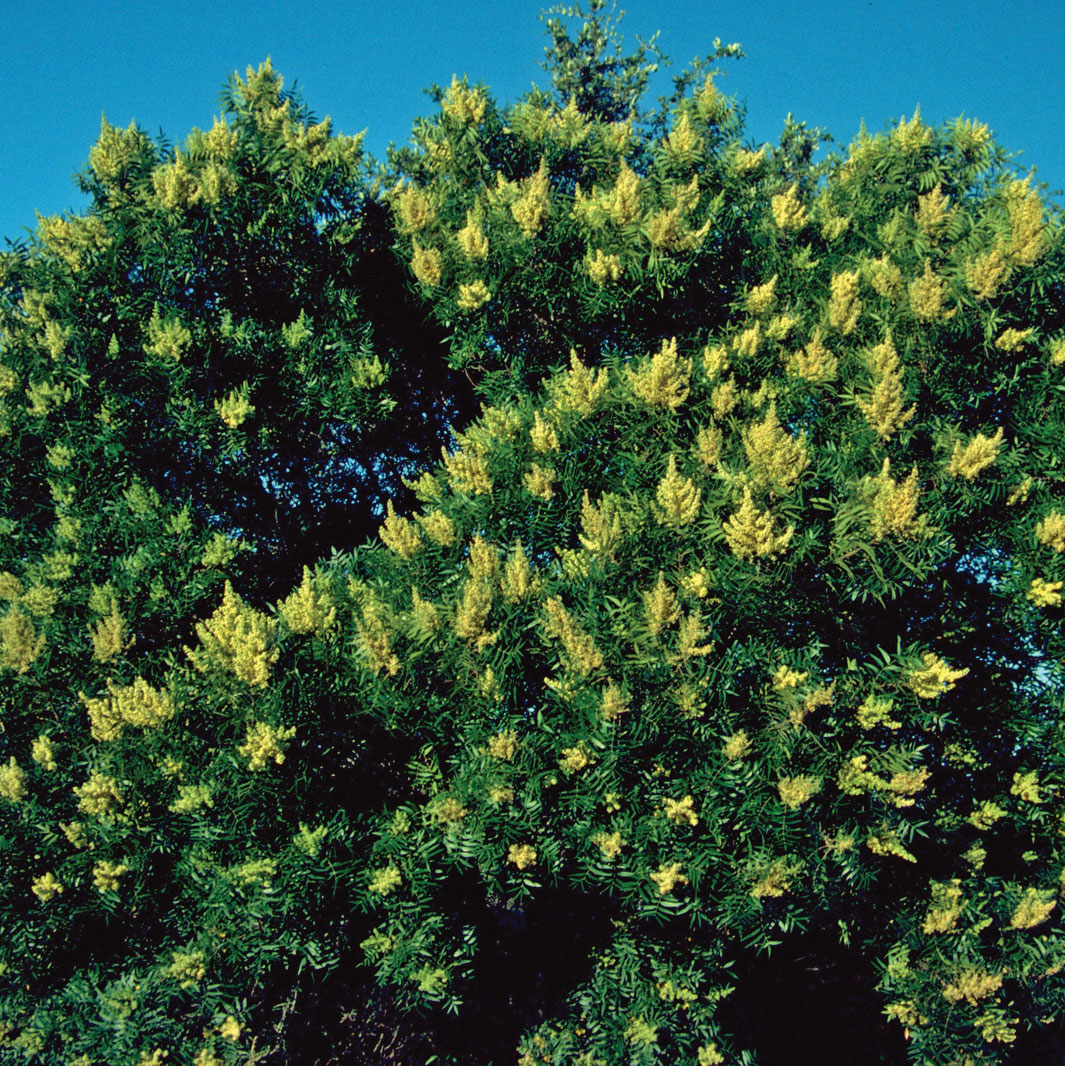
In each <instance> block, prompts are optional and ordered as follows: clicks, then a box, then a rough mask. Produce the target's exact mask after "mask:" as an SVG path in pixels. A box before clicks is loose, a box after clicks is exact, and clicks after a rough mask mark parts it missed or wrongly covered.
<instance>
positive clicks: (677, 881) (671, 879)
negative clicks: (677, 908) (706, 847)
mask: <svg viewBox="0 0 1065 1066" xmlns="http://www.w3.org/2000/svg"><path fill="white" fill-rule="evenodd" d="M681 869H682V867H681V864H680V863H679V862H673V863H669V864H668V865H667V864H666V863H663V864H662V865H661V866H659V868H658V869H657V870H656V871H655V872H654V873H653V874H649V875H648V876H649V877H650V879H651V880H652V881H653V882H654V883H655V884H656V885H657V886H658V894H659V895H660V896H665V895H668V894H669V893H670V892H672V891H673V889H675V888H676V887H677V885H686V884H687V883H688V878H687V877H685V876H684V874H682V873H681V872H680V871H681Z"/></svg>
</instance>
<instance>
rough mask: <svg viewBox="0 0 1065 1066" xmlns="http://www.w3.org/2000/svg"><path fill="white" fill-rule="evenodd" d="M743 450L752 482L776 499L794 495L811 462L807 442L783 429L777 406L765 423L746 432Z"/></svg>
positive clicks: (771, 407)
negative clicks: (792, 490) (792, 492)
mask: <svg viewBox="0 0 1065 1066" xmlns="http://www.w3.org/2000/svg"><path fill="white" fill-rule="evenodd" d="M743 448H744V451H745V452H746V454H747V462H748V464H749V466H748V470H749V472H750V476H751V480H752V481H753V482H754V483H755V485H757V486H758V487H760V488H763V489H767V490H769V491H770V492H772V493H773V494H774V495H781V496H782V495H785V494H786V493H788V492H790V491H791V489H792V487H793V486H794V485H795V482H796V481H798V479H799V477H800V475H801V474H802V472H803V470H805V469H806V467H807V466H808V465H809V462H810V459H809V456H808V454H807V451H806V442H805V440H803V439H802V438H800V439H798V440H796V439H795V438H794V437H793V436H792V435H791V434H790V433H788V432H787V430H785V429H784V427H783V426H781V424H780V419H779V418H778V417H777V405H776V403H775V402H773V403H771V404H770V405H769V410H768V411H767V412H766V415H765V418H764V419H762V421H761V422H756V423H755V424H754V425H753V426H750V427H749V428H748V429H747V430H746V431H745V432H744V434H743Z"/></svg>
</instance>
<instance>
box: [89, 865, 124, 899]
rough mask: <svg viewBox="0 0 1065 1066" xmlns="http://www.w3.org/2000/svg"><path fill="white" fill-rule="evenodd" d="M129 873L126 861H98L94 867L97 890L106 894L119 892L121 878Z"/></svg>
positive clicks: (93, 875)
mask: <svg viewBox="0 0 1065 1066" xmlns="http://www.w3.org/2000/svg"><path fill="white" fill-rule="evenodd" d="M127 873H129V867H128V866H126V865H125V864H124V863H114V862H98V863H97V864H96V865H95V866H94V867H93V868H92V881H93V884H94V885H95V886H96V891H97V892H99V893H100V894H101V895H105V894H106V893H108V892H117V891H118V882H119V878H120V877H122V875H123V874H127Z"/></svg>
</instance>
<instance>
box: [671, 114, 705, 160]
mask: <svg viewBox="0 0 1065 1066" xmlns="http://www.w3.org/2000/svg"><path fill="white" fill-rule="evenodd" d="M662 147H663V149H664V150H665V153H666V155H667V156H668V157H669V158H670V159H671V160H672V161H674V162H678V163H690V162H692V161H693V160H694V159H695V157H697V156H698V155H699V154H700V153H701V152H702V150H703V139H702V137H700V136H699V134H698V133H697V132H696V131H695V128H694V127H693V126H692V121H691V117H690V116H689V114H688V112H687V111H681V113H680V115H679V116H678V117H677V118H675V119H674V120H673V128H672V129H671V130H670V132H669V136H667V137H666V139H665V140H664V141H663V142H662Z"/></svg>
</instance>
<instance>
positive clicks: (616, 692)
mask: <svg viewBox="0 0 1065 1066" xmlns="http://www.w3.org/2000/svg"><path fill="white" fill-rule="evenodd" d="M630 705H631V701H630V698H629V696H628V694H627V693H625V692H624V691H623V690H622V689H620V688H619V687H618V686H617V685H615V684H614V682H613V681H611V682H610V683H609V684H608V685H607V687H606V688H605V689H604V690H603V702H602V709H601V712H600V713H601V714H602V716H603V720H604V721H606V722H616V721H617V720H618V719H619V718H620V717H621V716H622V715H623V714H625V713H626V712H627V711H628V710H629V707H630Z"/></svg>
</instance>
